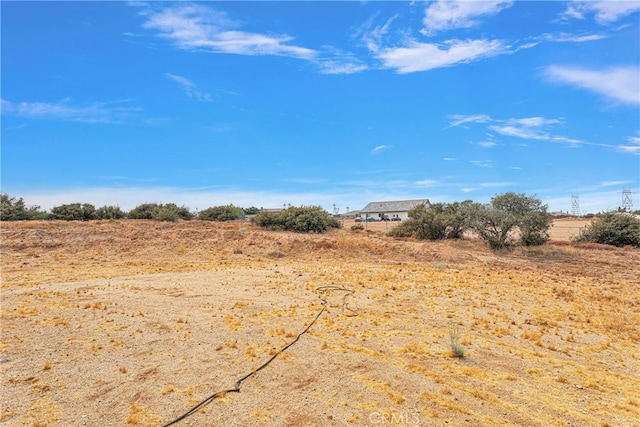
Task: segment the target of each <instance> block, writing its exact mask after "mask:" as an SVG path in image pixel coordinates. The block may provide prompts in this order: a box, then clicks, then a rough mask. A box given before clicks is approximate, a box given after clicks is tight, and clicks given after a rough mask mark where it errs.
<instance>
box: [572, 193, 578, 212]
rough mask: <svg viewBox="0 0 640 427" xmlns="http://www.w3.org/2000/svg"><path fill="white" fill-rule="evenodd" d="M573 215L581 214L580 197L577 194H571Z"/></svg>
mask: <svg viewBox="0 0 640 427" xmlns="http://www.w3.org/2000/svg"><path fill="white" fill-rule="evenodd" d="M571 215H573V216H580V197H578V195H577V194H572V195H571Z"/></svg>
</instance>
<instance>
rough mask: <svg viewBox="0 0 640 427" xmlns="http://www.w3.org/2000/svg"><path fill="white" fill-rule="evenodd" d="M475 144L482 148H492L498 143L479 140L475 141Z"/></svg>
mask: <svg viewBox="0 0 640 427" xmlns="http://www.w3.org/2000/svg"><path fill="white" fill-rule="evenodd" d="M476 144H478V145H479V146H480V147H482V148H493V147H495V146H496V145H498V144H496V143H495V142H494V141H480V142H477V143H476Z"/></svg>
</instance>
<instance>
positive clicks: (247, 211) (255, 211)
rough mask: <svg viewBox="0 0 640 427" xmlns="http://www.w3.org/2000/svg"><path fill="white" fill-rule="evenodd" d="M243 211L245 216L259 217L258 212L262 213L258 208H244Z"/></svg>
mask: <svg viewBox="0 0 640 427" xmlns="http://www.w3.org/2000/svg"><path fill="white" fill-rule="evenodd" d="M242 210H243V211H244V213H245V215H257V214H258V212H260V209H258V208H256V207H255V206H251V207H249V208H244V209H242Z"/></svg>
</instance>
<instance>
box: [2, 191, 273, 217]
mask: <svg viewBox="0 0 640 427" xmlns="http://www.w3.org/2000/svg"><path fill="white" fill-rule="evenodd" d="M259 211H260V209H258V208H256V207H254V206H252V207H250V208H246V209H243V208H239V207H237V206H233V205H232V204H230V205H225V206H215V207H211V208H208V209H205V210H203V211H200V212H198V213H194V212H191V210H189V208H187V207H186V206H178V205H176V204H175V203H166V204H163V203H144V204H141V205H138V206H136V207H135V208H133V209H132V210H130V211H129V212H125V211H123V210H122V209H120V207H119V206H108V205H105V206H102V207H100V208H97V209H96V207H95V206H94V205H92V204H90V203H68V204H63V205H59V206H54V207H53V208H52V209H51V212H45V211H43V210H42V209H40V206H27V205H26V203H25V201H24V200H23V199H22V197H20V198H17V197H11V196H9V195H8V194H5V193H3V194H1V195H0V221H25V220H65V221H90V220H96V219H103V220H104V219H107V220H108V219H125V218H128V219H153V220H157V221H178V220H190V219H193V218H198V219H202V220H206V221H232V220H236V219H239V218H241V217H242V216H243V215H251V214H256V213H258V212H259Z"/></svg>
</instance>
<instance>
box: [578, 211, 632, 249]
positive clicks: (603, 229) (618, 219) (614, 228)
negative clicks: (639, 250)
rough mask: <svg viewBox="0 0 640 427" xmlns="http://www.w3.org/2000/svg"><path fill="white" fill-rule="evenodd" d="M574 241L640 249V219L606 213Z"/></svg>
mask: <svg viewBox="0 0 640 427" xmlns="http://www.w3.org/2000/svg"><path fill="white" fill-rule="evenodd" d="M574 241H575V242H577V243H581V242H594V243H600V244H603V245H613V246H619V247H622V246H636V247H640V219H638V217H636V216H634V215H632V214H627V213H613V212H610V213H606V214H604V215H602V216H600V217H599V218H598V219H597V220H595V221H594V222H592V223H591V224H589V225H588V226H587V227H586V228H585V229H584V230H583V231H582V232H581V233H580V235H579V236H578V237H577V238H576V239H575V240H574Z"/></svg>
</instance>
